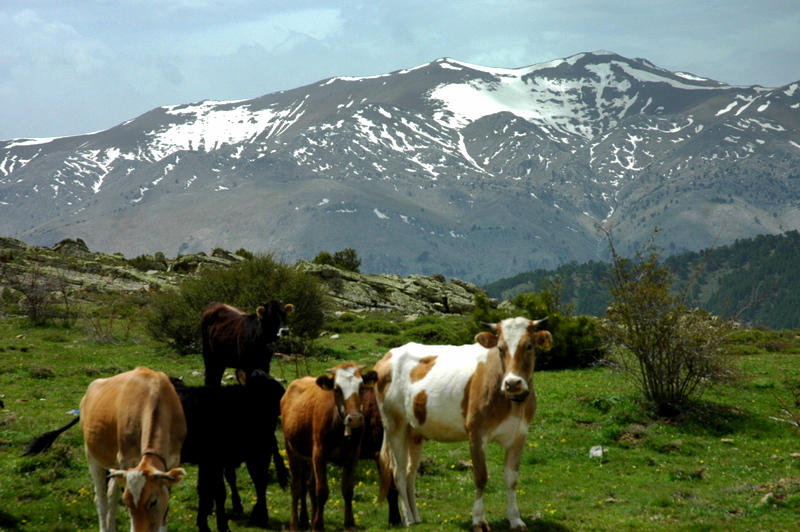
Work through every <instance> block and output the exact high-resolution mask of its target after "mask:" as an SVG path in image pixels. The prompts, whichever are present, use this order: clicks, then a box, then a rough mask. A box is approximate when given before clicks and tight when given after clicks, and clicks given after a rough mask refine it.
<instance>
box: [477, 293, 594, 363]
mask: <svg viewBox="0 0 800 532" xmlns="http://www.w3.org/2000/svg"><path fill="white" fill-rule="evenodd" d="M512 303H513V305H514V307H516V308H517V309H519V311H518V312H517V314H520V312H521V314H520V315H523V316H525V317H527V318H530V319H535V320H538V319H542V318H544V317H547V322H546V323H545V324H543V325H542V327H541V328H542V329H543V330H548V331H550V333H551V334H552V335H553V347H552V348H551V349H550V350H549V351H544V350H539V351H537V352H536V369H537V370H549V369H566V368H584V367H589V366H591V365H593V364H595V363H596V362H597V361H598V360H600V359H601V358H602V357H603V354H604V351H603V343H602V340H601V337H600V332H599V326H598V323H597V320H596V319H594V318H592V317H589V316H571V315H569V314H570V313H571V310H572V306H571V305H562V304H561V303H560V289H559V285H558V283H552V285H551V288H550V289H546V290H542V292H540V293H539V294H535V293H527V294H520V295H518V296H517V297H515V298H514V300H513V301H512ZM510 317H513V315H512V313H511V311H510V310H506V309H492V308H491V307H490V305H489V299H488V298H487V297H486V296H485V295H483V294H477V295H476V296H475V310H474V311H473V323H472V331H473V334H475V333H477V332H478V331H481V330H485V327H483V326H482V325H481V322H487V323H497V322H499V321H501V320H503V319H505V318H510Z"/></svg>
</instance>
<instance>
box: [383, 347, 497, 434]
mask: <svg viewBox="0 0 800 532" xmlns="http://www.w3.org/2000/svg"><path fill="white" fill-rule="evenodd" d="M392 352H393V353H394V356H393V357H392V362H393V363H394V364H397V367H396V369H395V370H394V371H393V374H394V379H395V383H394V384H392V385H391V386H389V391H388V395H394V394H402V395H401V397H398V398H397V399H395V401H399V402H395V404H403V410H404V417H405V418H406V419H407V421H408V423H409V425H411V427H412V428H413V429H414V430H415V431H416V432H418V433H419V434H420V435H422V436H424V437H426V438H431V439H436V440H438V441H463V440H465V439H466V438H467V432H466V427H465V426H464V412H463V411H462V408H461V403H462V400H463V398H464V390H465V389H466V384H467V382H468V381H469V379H470V377H472V375H473V374H474V373H475V369H476V368H477V367H478V364H479V363H480V362H484V361H485V360H486V357H487V355H488V353H489V350H488V349H486V348H485V347H483V346H481V345H480V344H472V345H464V346H451V345H422V344H416V343H410V344H406V345H404V346H402V347H399V348H396V349H393V350H392ZM426 357H436V361H435V362H434V364H433V367H432V368H431V369H430V371H429V372H428V373H427V375H425V377H424V378H423V379H420V380H418V381H415V382H411V380H410V375H411V372H412V370H413V369H414V368H415V367H416V366H417V365H418V364H419V363H420V361H421V360H422V359H424V358H426ZM400 381H402V382H400ZM404 390H405V391H404ZM421 391H425V393H426V396H427V401H426V410H427V416H426V419H425V423H424V424H420V423H419V420H418V419H417V418H416V417H415V416H414V406H413V401H414V398H415V397H416V396H417V394H419V393H420V392H421Z"/></svg>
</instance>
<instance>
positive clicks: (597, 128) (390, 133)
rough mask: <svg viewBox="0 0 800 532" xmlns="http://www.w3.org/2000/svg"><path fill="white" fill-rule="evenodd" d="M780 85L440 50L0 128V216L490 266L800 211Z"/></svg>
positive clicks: (28, 235) (398, 261)
mask: <svg viewBox="0 0 800 532" xmlns="http://www.w3.org/2000/svg"><path fill="white" fill-rule="evenodd" d="M798 88H800V83H792V84H788V85H786V86H784V87H779V88H772V89H768V88H763V87H760V86H749V87H740V86H731V85H727V84H724V83H720V82H717V81H714V80H710V79H707V78H703V77H701V76H697V75H694V74H685V73H675V72H670V71H667V70H664V69H661V68H659V67H657V66H655V65H653V64H652V63H650V62H649V61H647V60H646V59H627V58H624V57H622V56H619V55H617V54H614V53H613V52H595V53H582V54H576V55H573V56H570V57H568V58H564V59H557V60H554V61H550V62H546V63H541V64H538V65H532V66H528V67H522V68H519V69H497V68H490V67H479V66H476V65H470V64H468V63H464V62H461V61H457V60H454V59H449V58H441V59H437V60H436V61H433V62H431V63H427V64H425V65H420V66H418V67H415V68H411V69H406V70H399V71H396V72H392V73H388V74H383V75H379V76H371V77H365V78H344V77H333V78H329V79H326V80H322V81H320V82H317V83H313V84H310V85H306V86H304V87H299V88H296V89H291V90H287V91H281V92H277V93H272V94H267V95H263V96H260V97H257V98H253V99H249V100H238V101H225V102H217V101H202V102H195V103H190V104H184V105H173V106H165V107H159V108H156V109H154V110H151V111H149V112H148V113H145V114H143V115H141V116H139V117H136V118H134V119H132V120H129V121H127V122H124V123H122V124H119V125H117V126H114V127H112V128H110V129H108V130H105V131H100V132H95V133H90V134H87V135H80V136H76V137H61V138H55V139H16V140H11V141H0V234H6V235H9V236H12V237H15V238H20V239H22V240H25V241H28V242H30V243H31V244H35V245H52V243H54V242H57V241H59V240H61V239H63V238H66V237H80V238H83V239H84V240H86V241H87V242H88V243H89V245H90V246H91V247H92V248H93V249H101V250H104V251H108V252H116V251H119V252H122V253H124V254H125V255H129V256H130V255H137V254H140V253H146V252H150V251H152V250H153V249H163V250H164V251H165V252H167V253H168V254H177V253H184V252H196V251H209V250H210V249H212V248H214V247H223V248H226V249H236V248H239V247H244V248H247V249H252V250H254V251H270V252H274V253H276V255H278V256H281V257H282V258H285V259H287V260H289V261H294V260H297V259H300V258H307V259H308V258H311V257H313V256H314V255H316V253H317V252H319V251H320V250H323V249H324V250H337V249H344V248H354V249H356V250H357V251H358V253H359V255H360V256H361V257H363V264H362V268H363V269H364V271H372V272H393V273H398V274H401V275H405V274H409V273H422V274H431V273H442V274H444V275H448V276H456V277H459V278H463V279H466V280H469V281H471V282H477V283H482V282H488V281H491V280H494V279H498V278H501V277H508V276H510V275H513V274H515V273H518V272H520V271H526V270H533V269H537V268H554V267H557V266H558V265H560V264H564V263H567V262H570V261H573V260H577V261H579V262H582V261H586V260H593V259H602V258H603V256H604V255H603V254H604V248H603V246H602V236H601V235H600V234H599V232H598V231H597V230H596V224H598V223H610V224H613V225H614V226H615V227H617V228H618V232H619V233H621V234H623V235H624V241H623V242H622V243H621V250H623V251H625V249H634V248H635V247H636V246H637V244H638V243H640V242H641V241H642V240H643V239H646V238H647V237H648V235H649V233H650V230H651V229H652V227H653V225H658V226H659V227H661V228H663V229H664V231H665V233H666V234H667V235H668V236H669V237H670V238H671V242H670V243H671V246H669V245H668V246H667V247H668V249H669V251H670V252H677V251H681V250H696V249H703V248H707V247H709V246H711V245H713V243H714V242H721V243H726V242H729V241H731V240H732V239H735V238H742V237H750V236H755V235H756V234H761V233H767V234H774V233H780V232H783V231H786V230H789V229H792V228H796V227H798V226H800V209H799V208H798V206H800V179H796V178H798V177H800V174H798V172H797V168H798V167H800V165H798V163H800V134H798V127H797V126H798V125H800V90H798Z"/></svg>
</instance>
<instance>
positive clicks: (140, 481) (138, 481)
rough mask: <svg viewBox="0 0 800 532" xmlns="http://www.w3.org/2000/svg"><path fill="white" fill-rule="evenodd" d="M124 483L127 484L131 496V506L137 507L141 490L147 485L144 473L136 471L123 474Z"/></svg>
mask: <svg viewBox="0 0 800 532" xmlns="http://www.w3.org/2000/svg"><path fill="white" fill-rule="evenodd" d="M125 481H126V482H127V484H128V491H130V492H131V495H132V496H133V505H134V506H139V497H141V496H142V490H144V485H145V483H147V479H146V478H145V476H144V472H142V471H139V470H138V469H134V470H131V471H128V472H127V473H126V474H125Z"/></svg>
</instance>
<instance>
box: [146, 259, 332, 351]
mask: <svg viewBox="0 0 800 532" xmlns="http://www.w3.org/2000/svg"><path fill="white" fill-rule="evenodd" d="M269 299H277V300H279V301H281V302H283V303H291V304H293V305H294V307H295V311H294V313H292V314H291V315H290V316H289V327H290V328H291V330H292V334H293V335H298V336H302V337H305V338H316V337H317V336H318V335H319V331H320V329H321V327H322V322H323V311H324V304H325V303H324V291H323V289H322V288H321V287H320V285H319V283H318V282H317V280H316V279H315V278H313V277H311V276H310V275H307V274H305V273H303V272H300V271H298V270H296V269H294V268H292V267H291V266H287V265H285V264H282V263H280V262H278V261H276V260H274V259H273V258H272V256H271V255H259V256H255V257H254V258H253V259H252V260H246V261H243V262H241V263H239V264H236V265H234V266H232V267H230V268H228V269H222V268H220V269H208V270H203V271H201V272H200V273H199V274H198V275H197V276H195V277H191V278H189V279H187V280H185V281H184V282H182V283H181V284H180V286H179V287H178V289H177V290H173V291H164V292H161V293H157V294H154V295H153V299H152V305H151V308H152V312H151V313H150V315H149V316H148V318H147V323H146V328H147V331H148V333H149V334H150V335H151V336H152V337H153V338H155V339H156V340H158V341H162V342H165V343H167V344H169V345H171V346H172V347H174V348H175V349H177V350H178V351H180V352H182V353H184V354H185V353H199V352H200V350H201V345H200V316H201V315H202V313H203V310H204V309H205V308H206V307H207V306H208V305H209V303H212V302H214V301H221V302H223V303H228V304H230V305H233V306H236V307H239V308H241V309H242V310H244V311H245V312H248V313H251V312H255V310H256V308H257V307H258V306H259V305H260V304H261V303H263V302H264V301H266V300H269Z"/></svg>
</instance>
